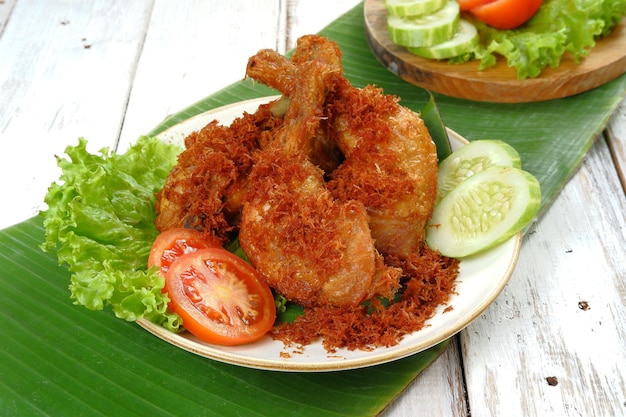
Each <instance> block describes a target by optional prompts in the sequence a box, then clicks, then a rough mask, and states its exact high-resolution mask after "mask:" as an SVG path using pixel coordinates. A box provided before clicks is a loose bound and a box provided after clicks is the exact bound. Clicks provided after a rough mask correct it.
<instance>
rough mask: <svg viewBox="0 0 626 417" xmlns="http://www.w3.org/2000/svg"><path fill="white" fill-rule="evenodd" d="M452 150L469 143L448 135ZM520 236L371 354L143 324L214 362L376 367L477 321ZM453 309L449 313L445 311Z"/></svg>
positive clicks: (486, 255)
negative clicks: (411, 327)
mask: <svg viewBox="0 0 626 417" xmlns="http://www.w3.org/2000/svg"><path fill="white" fill-rule="evenodd" d="M273 98H275V97H271V98H269V97H265V98H261V99H253V100H248V101H243V102H239V103H235V104H232V105H228V106H224V107H220V108H218V109H215V110H212V111H209V112H206V113H203V114H200V115H198V116H195V117H193V118H191V119H188V120H186V121H184V122H182V123H180V124H178V125H176V126H173V127H171V128H170V129H168V130H166V131H164V132H163V133H161V134H160V135H159V137H160V138H161V139H162V140H163V141H166V142H174V143H182V140H183V139H184V138H185V136H187V135H188V134H189V133H191V132H192V131H195V130H198V129H200V128H202V127H203V126H204V125H206V124H207V123H209V122H210V121H212V120H215V119H217V120H219V121H220V122H221V123H222V124H225V125H229V124H230V123H231V122H232V120H234V119H235V118H236V117H239V116H241V114H242V113H243V112H244V111H247V112H250V113H251V112H254V111H255V110H256V109H257V107H258V105H259V104H260V103H265V102H268V101H269V100H270V99H273ZM449 134H450V140H451V144H452V148H453V149H456V148H458V147H460V146H463V144H464V143H467V142H466V141H465V139H463V138H462V137H461V136H459V135H458V134H456V133H455V132H453V131H449ZM520 245H521V235H519V234H518V235H516V236H514V237H513V238H511V239H510V240H509V241H507V242H505V243H503V244H501V245H500V246H498V247H495V248H493V249H491V250H489V251H487V252H483V253H481V254H480V255H476V256H473V257H468V258H466V259H463V260H462V261H461V263H460V272H459V276H458V279H457V287H456V291H457V293H458V294H457V295H453V296H451V299H450V302H449V303H448V304H447V305H441V306H439V308H438V310H437V313H436V314H435V316H434V317H432V318H431V319H430V320H428V322H427V324H426V326H425V327H424V328H423V329H422V330H420V331H417V332H414V333H412V334H410V335H408V336H406V337H405V338H404V339H403V340H402V341H401V342H400V343H399V344H398V345H396V346H393V347H389V348H378V349H374V350H372V351H360V350H357V351H349V350H338V351H337V352H335V353H332V354H329V353H328V352H326V350H325V349H324V348H323V346H322V344H321V343H314V344H311V345H309V346H306V347H304V348H303V349H297V348H285V346H284V345H283V343H282V342H280V341H275V340H272V339H271V338H270V337H269V336H266V337H265V338H263V339H261V340H260V341H258V342H255V343H252V344H249V345H244V346H219V345H211V344H208V343H205V342H202V341H201V340H199V339H197V338H196V337H195V336H193V335H192V334H190V333H188V332H183V333H180V334H175V333H172V332H170V331H168V330H166V329H164V328H162V327H160V326H158V325H155V324H153V323H151V322H148V321H146V320H141V321H139V324H140V325H141V326H142V327H144V328H145V329H146V330H148V331H149V332H151V333H153V334H154V335H156V336H157V337H159V338H161V339H163V340H165V341H167V342H169V343H171V344H173V345H175V346H178V347H180V348H182V349H185V350H187V351H190V352H193V353H195V354H197V355H200V356H204V357H207V358H211V359H214V360H218V361H222V362H226V363H230V364H235V365H240V366H246V367H251V368H258V369H268V370H277V371H300V372H302V371H308V372H312V371H337V370H345V369H354V368H362V367H367V366H372V365H378V364H382V363H385V362H389V361H393V360H396V359H400V358H404V357H406V356H409V355H412V354H415V353H418V352H421V351H423V350H426V349H428V348H429V347H432V346H434V345H436V344H437V343H439V342H442V341H444V340H445V339H447V338H449V337H451V336H453V335H454V334H456V333H458V332H459V331H461V330H462V329H463V328H465V327H466V326H467V325H468V324H469V323H470V322H472V321H473V320H474V319H476V318H477V317H478V316H479V315H480V314H481V313H482V312H483V311H484V310H485V309H486V308H487V307H488V306H489V305H490V304H491V303H492V302H493V301H494V300H495V299H496V297H497V296H498V294H500V292H501V291H502V290H503V289H504V286H505V285H506V283H507V282H508V280H509V278H510V276H511V274H512V273H513V269H514V268H515V265H516V263H517V259H518V256H519V251H520ZM447 307H451V309H448V311H445V312H444V309H446V308H447Z"/></svg>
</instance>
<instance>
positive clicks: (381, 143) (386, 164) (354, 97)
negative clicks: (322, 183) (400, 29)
mask: <svg viewBox="0 0 626 417" xmlns="http://www.w3.org/2000/svg"><path fill="white" fill-rule="evenodd" d="M334 94H335V98H334V99H333V100H332V101H330V102H329V104H328V113H329V114H330V122H329V123H330V129H329V135H330V136H331V138H332V139H333V140H334V141H335V142H336V143H337V144H338V146H339V148H340V149H341V150H342V151H343V153H344V154H345V158H346V159H345V161H344V162H343V164H341V166H339V167H338V168H337V169H336V170H334V171H333V172H332V174H331V180H330V182H329V184H328V186H329V189H330V190H331V192H332V194H333V196H335V197H336V198H338V199H340V200H342V201H349V200H356V201H360V202H362V203H363V204H364V205H365V206H366V207H367V210H368V213H369V216H370V222H369V225H370V229H371V231H372V236H373V237H374V239H375V241H376V247H377V248H378V250H379V251H380V252H382V253H383V254H385V255H395V256H408V255H410V254H412V253H416V252H418V250H419V248H420V246H421V245H422V244H423V238H424V230H425V227H426V222H427V221H428V219H429V218H430V216H431V214H432V210H433V207H434V203H435V198H436V193H437V153H436V148H435V144H434V143H433V141H432V139H431V137H430V134H429V133H428V130H427V128H426V126H425V124H424V122H423V120H422V119H421V118H420V117H419V116H418V115H417V114H416V113H414V112H413V111H411V110H409V109H407V108H406V107H403V106H401V105H399V104H398V100H397V99H396V98H395V97H393V96H389V95H385V94H383V92H382V90H380V89H378V88H375V87H372V86H367V87H365V88H362V89H358V88H355V87H352V86H350V85H349V84H348V83H347V82H346V81H344V82H342V83H341V85H340V86H338V87H337V90H336V91H335V92H334Z"/></svg>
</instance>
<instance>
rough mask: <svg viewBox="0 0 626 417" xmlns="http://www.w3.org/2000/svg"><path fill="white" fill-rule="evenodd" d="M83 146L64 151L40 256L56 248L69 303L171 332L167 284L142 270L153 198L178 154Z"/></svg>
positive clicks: (153, 148)
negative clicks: (108, 310) (107, 309)
mask: <svg viewBox="0 0 626 417" xmlns="http://www.w3.org/2000/svg"><path fill="white" fill-rule="evenodd" d="M86 146H87V141H86V140H85V139H84V138H80V139H79V141H78V145H77V146H68V147H67V149H66V150H65V153H66V154H67V155H68V156H69V158H70V159H69V160H67V159H63V158H57V162H58V165H59V167H60V168H61V170H62V174H61V177H60V179H59V181H58V182H55V183H53V184H52V185H51V186H50V188H49V189H48V193H47V194H46V197H45V202H46V204H47V205H48V208H47V210H45V211H42V212H41V214H42V215H43V217H44V228H45V236H46V240H45V242H44V243H43V244H42V249H43V250H45V251H53V250H55V249H56V253H57V257H58V261H59V264H60V265H67V266H68V268H69V270H70V271H71V272H72V276H71V282H70V286H69V289H70V293H71V298H72V299H74V300H75V303H76V304H79V305H83V306H85V307H86V308H88V309H91V310H101V309H103V308H105V307H107V306H110V307H111V308H112V310H113V312H114V313H115V315H116V316H117V317H119V318H123V319H125V320H128V321H135V320H137V319H139V318H147V319H149V320H151V321H154V322H156V323H159V324H161V325H163V326H164V327H166V328H168V329H171V330H174V331H176V330H178V329H179V328H180V326H181V320H180V318H179V317H178V316H177V315H175V314H172V313H170V312H169V311H168V310H167V303H168V301H169V298H168V297H167V295H165V294H162V293H161V289H162V288H163V286H164V279H163V278H162V276H161V275H160V274H159V273H158V271H156V270H154V269H153V270H148V269H147V266H146V265H147V259H148V256H149V253H150V248H151V247H152V242H154V239H155V238H156V236H157V235H158V231H157V229H156V226H155V225H154V220H155V216H156V213H155V211H154V203H155V200H156V193H157V192H158V191H159V190H160V189H161V188H162V187H163V184H165V179H166V178H167V175H168V173H169V172H170V170H171V168H172V166H173V165H174V164H175V163H176V157H177V155H178V153H179V152H180V149H179V148H177V147H175V146H173V145H168V144H164V143H162V142H161V141H159V140H157V139H155V138H149V137H146V136H142V137H141V138H139V140H138V141H137V142H136V144H135V145H134V146H132V147H131V148H130V149H129V150H128V151H127V152H126V153H124V154H116V153H110V152H109V151H108V149H102V150H101V151H100V153H99V154H90V153H89V152H88V151H87V149H86Z"/></svg>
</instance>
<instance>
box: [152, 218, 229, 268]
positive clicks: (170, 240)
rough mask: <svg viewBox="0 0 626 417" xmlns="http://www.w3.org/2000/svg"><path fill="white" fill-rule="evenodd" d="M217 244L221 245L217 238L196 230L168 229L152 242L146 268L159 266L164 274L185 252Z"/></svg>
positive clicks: (217, 245)
mask: <svg viewBox="0 0 626 417" xmlns="http://www.w3.org/2000/svg"><path fill="white" fill-rule="evenodd" d="M219 246H221V245H220V242H219V241H218V239H217V238H215V237H212V236H211V235H207V234H205V233H202V232H200V231H198V230H194V229H184V228H174V229H169V230H166V231H164V232H162V233H160V234H159V235H158V236H157V238H156V240H155V241H154V243H153V244H152V249H151V250H150V256H149V257H148V268H152V267H153V266H156V267H159V268H160V269H161V272H162V273H163V274H165V273H167V270H168V269H169V268H170V266H171V265H172V263H173V262H174V261H175V260H176V259H178V258H179V257H181V256H182V255H184V254H185V253H189V252H195V251H197V250H198V249H202V248H213V247H219Z"/></svg>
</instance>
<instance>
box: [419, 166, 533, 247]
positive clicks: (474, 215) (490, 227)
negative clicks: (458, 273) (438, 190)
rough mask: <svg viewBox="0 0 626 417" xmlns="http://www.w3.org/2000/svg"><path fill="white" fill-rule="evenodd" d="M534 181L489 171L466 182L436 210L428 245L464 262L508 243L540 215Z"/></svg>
mask: <svg viewBox="0 0 626 417" xmlns="http://www.w3.org/2000/svg"><path fill="white" fill-rule="evenodd" d="M540 200H541V189H540V186H539V182H538V181H537V179H536V178H535V177H533V176H532V175H531V174H529V173H528V172H526V171H522V170H521V169H518V168H513V167H492V168H488V169H486V170H484V171H482V172H480V173H478V174H476V175H474V176H472V177H470V178H468V179H467V180H465V181H464V182H463V183H461V184H459V185H458V186H457V187H456V188H454V189H453V190H452V191H450V193H448V195H447V196H446V197H444V199H443V200H441V201H440V202H439V204H437V205H436V206H435V210H434V211H433V216H432V219H431V220H430V222H429V224H428V226H427V228H426V242H427V243H428V245H429V246H430V247H431V248H432V249H434V250H438V251H440V252H441V254H442V255H444V256H450V257H454V258H462V257H465V256H469V255H473V254H475V253H478V252H481V251H483V250H485V249H488V248H491V247H493V246H495V245H497V244H499V243H502V242H504V241H506V240H507V239H509V238H510V237H511V236H513V235H515V234H516V233H518V232H519V231H520V230H522V229H523V228H524V227H525V226H526V225H528V224H529V223H530V222H531V221H532V220H533V218H534V217H535V215H536V214H537V210H538V209H539V203H540Z"/></svg>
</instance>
